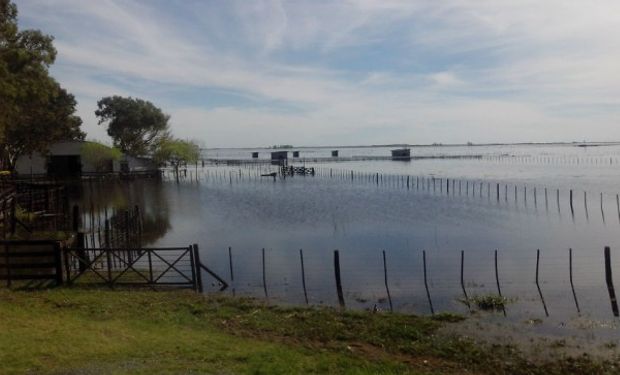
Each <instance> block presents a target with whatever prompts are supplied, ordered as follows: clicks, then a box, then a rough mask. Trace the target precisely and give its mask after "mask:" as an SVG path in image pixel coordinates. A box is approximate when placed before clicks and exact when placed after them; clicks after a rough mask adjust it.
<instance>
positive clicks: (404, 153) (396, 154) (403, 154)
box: [392, 148, 411, 160]
mask: <svg viewBox="0 0 620 375" xmlns="http://www.w3.org/2000/svg"><path fill="white" fill-rule="evenodd" d="M392 160H411V150H410V149H408V148H399V149H396V150H392Z"/></svg>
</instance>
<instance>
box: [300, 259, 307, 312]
mask: <svg viewBox="0 0 620 375" xmlns="http://www.w3.org/2000/svg"><path fill="white" fill-rule="evenodd" d="M299 259H300V261H301V286H302V287H303V288H304V299H305V300H306V305H307V304H308V291H307V290H306V271H305V270H304V251H303V250H302V249H299Z"/></svg>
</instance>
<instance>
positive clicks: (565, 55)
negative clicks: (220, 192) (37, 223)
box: [15, 0, 620, 147]
mask: <svg viewBox="0 0 620 375" xmlns="http://www.w3.org/2000/svg"><path fill="white" fill-rule="evenodd" d="M15 2H16V4H17V5H18V9H19V12H20V15H19V17H20V18H19V20H20V24H21V27H23V28H37V29H41V30H43V31H44V32H46V33H49V34H52V35H54V36H55V38H56V40H55V46H56V48H57V49H58V58H57V62H56V64H55V65H54V67H53V68H52V74H53V75H54V76H55V77H56V78H57V79H58V80H59V81H60V83H61V84H62V85H63V86H64V87H66V88H67V89H69V90H70V91H71V92H72V93H74V95H75V96H76V98H77V99H78V102H79V114H80V116H81V117H82V119H83V120H84V128H85V130H86V131H87V132H88V134H89V138H92V139H100V140H104V141H106V140H107V136H106V134H105V129H104V128H103V127H102V126H98V125H97V120H96V118H95V117H94V110H95V108H96V102H97V100H98V99H99V98H101V97H103V96H108V95H114V94H117V95H123V96H134V97H140V98H143V99H147V100H150V101H152V102H153V103H154V104H156V105H157V106H159V107H161V108H162V109H163V110H164V111H165V112H166V113H168V114H170V115H171V116H172V117H171V127H172V130H173V133H174V134H175V135H176V136H178V137H180V138H188V139H194V140H196V141H199V142H200V143H201V144H202V145H205V146H208V147H245V146H248V147H250V146H261V145H272V144H285V143H287V144H294V145H320V144H339V145H354V144H379V143H433V142H442V143H465V142H468V141H471V142H475V143H481V142H525V141H536V142H545V141H573V140H579V141H581V140H596V141H605V140H620V126H619V125H620V69H619V68H618V67H619V66H620V22H618V16H619V15H620V2H618V1H603V0H601V1H565V0H561V1H560V0H545V1H529V0H520V1H509V0H505V1H464V0H442V1H414V0H408V1H394V0H382V1H379V0H378V1H371V0H348V1H316V0H315V1H303V0H295V1H277V0H269V1H206V0H204V1H202V0H201V1H198V0H196V1H192V0H168V1H164V0H152V1H149V0H143V1H131V0H97V1H83V0H17V1H15Z"/></svg>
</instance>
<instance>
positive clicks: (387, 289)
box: [383, 250, 394, 312]
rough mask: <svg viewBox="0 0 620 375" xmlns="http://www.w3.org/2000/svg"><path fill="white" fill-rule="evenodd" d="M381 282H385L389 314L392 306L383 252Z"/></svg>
mask: <svg viewBox="0 0 620 375" xmlns="http://www.w3.org/2000/svg"><path fill="white" fill-rule="evenodd" d="M383 280H384V282H385V291H386V292H387V297H388V301H389V303H390V312H394V306H393V305H392V295H391V294H390V287H389V284H388V276H387V262H386V260H385V250H383Z"/></svg>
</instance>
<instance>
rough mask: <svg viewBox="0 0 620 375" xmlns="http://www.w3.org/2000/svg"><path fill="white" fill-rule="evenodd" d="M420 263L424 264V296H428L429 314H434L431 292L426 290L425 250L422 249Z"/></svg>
mask: <svg viewBox="0 0 620 375" xmlns="http://www.w3.org/2000/svg"><path fill="white" fill-rule="evenodd" d="M422 264H423V265H424V288H425V289H426V297H427V298H428V304H429V306H430V308H431V314H432V315H435V309H433V301H432V300H431V292H430V291H429V290H428V281H427V278H426V250H422Z"/></svg>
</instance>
